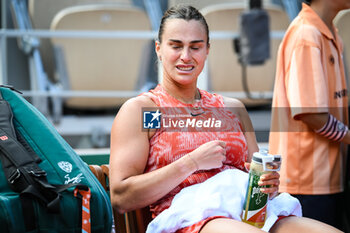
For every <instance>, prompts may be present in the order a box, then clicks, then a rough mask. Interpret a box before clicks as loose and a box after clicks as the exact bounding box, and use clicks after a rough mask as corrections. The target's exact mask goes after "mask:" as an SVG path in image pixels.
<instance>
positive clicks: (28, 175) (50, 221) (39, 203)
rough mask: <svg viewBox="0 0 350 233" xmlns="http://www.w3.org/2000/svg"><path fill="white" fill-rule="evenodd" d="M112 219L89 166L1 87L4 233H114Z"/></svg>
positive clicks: (0, 221) (0, 215)
mask: <svg viewBox="0 0 350 233" xmlns="http://www.w3.org/2000/svg"><path fill="white" fill-rule="evenodd" d="M112 218H113V216H112V208H111V205H110V200H109V196H108V194H107V193H106V192H105V190H104V189H103V187H102V186H101V184H100V183H99V182H98V180H97V179H96V177H95V176H94V175H93V174H92V172H91V171H90V169H89V167H88V165H87V164H85V163H84V162H83V161H82V160H81V159H80V157H79V156H78V155H77V154H76V153H75V152H74V150H73V149H72V148H71V147H70V146H69V144H68V143H67V142H66V141H65V140H64V139H63V138H62V137H61V136H60V135H59V134H58V132H57V131H56V129H55V128H54V127H53V126H52V125H51V123H50V122H49V121H48V120H47V119H46V118H45V117H44V116H43V115H42V114H41V113H40V112H39V111H38V110H37V109H36V108H35V107H33V106H32V105H31V104H30V103H28V102H27V101H26V100H25V99H24V98H23V97H22V96H21V95H20V94H19V93H17V92H16V91H14V89H12V88H7V87H4V86H0V232H2V233H7V232H8V233H22V232H30V233H34V232H38V233H39V232H44V233H49V232H50V233H51V232H62V233H73V232H74V233H75V232H101V233H104V232H106V233H110V232H111V228H112Z"/></svg>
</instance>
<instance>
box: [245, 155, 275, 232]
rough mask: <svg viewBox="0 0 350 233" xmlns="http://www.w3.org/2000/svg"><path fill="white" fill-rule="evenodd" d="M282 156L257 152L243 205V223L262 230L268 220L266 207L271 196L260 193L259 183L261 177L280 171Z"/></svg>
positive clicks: (253, 159)
mask: <svg viewBox="0 0 350 233" xmlns="http://www.w3.org/2000/svg"><path fill="white" fill-rule="evenodd" d="M280 165H281V156H280V155H270V154H267V152H255V153H254V154H253V158H252V162H251V164H250V170H249V180H248V187H247V192H246V198H245V202H244V205H243V212H242V221H243V222H246V223H248V224H250V225H253V226H256V227H258V228H262V227H263V226H264V224H265V220H266V207H267V202H268V200H269V195H268V194H266V193H262V192H260V188H261V187H260V186H259V185H258V182H259V180H260V176H261V175H263V174H265V173H269V172H272V171H279V169H280Z"/></svg>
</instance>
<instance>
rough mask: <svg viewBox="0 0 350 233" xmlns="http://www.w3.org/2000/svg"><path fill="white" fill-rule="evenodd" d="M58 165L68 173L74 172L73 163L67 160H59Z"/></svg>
mask: <svg viewBox="0 0 350 233" xmlns="http://www.w3.org/2000/svg"><path fill="white" fill-rule="evenodd" d="M57 164H58V166H59V167H60V168H61V169H62V170H63V171H65V172H67V173H71V172H72V168H73V166H72V164H71V163H70V162H67V161H61V162H58V163H57Z"/></svg>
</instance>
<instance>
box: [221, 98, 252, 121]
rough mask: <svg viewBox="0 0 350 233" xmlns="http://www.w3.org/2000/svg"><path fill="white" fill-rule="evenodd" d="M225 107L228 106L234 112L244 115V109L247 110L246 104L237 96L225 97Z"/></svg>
mask: <svg viewBox="0 0 350 233" xmlns="http://www.w3.org/2000/svg"><path fill="white" fill-rule="evenodd" d="M223 99H224V104H225V107H227V108H228V109H229V110H230V111H231V112H232V113H233V114H235V115H238V116H239V115H242V111H243V112H245V111H246V109H245V106H244V104H243V103H242V102H241V101H240V100H238V99H235V98H229V97H223Z"/></svg>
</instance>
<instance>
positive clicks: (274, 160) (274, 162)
mask: <svg viewBox="0 0 350 233" xmlns="http://www.w3.org/2000/svg"><path fill="white" fill-rule="evenodd" d="M252 160H253V161H254V162H256V163H259V164H262V165H263V169H264V171H279V170H280V167H281V160H282V158H281V156H280V155H271V154H268V153H267V151H266V152H265V151H263V152H255V153H254V154H253V158H252Z"/></svg>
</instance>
